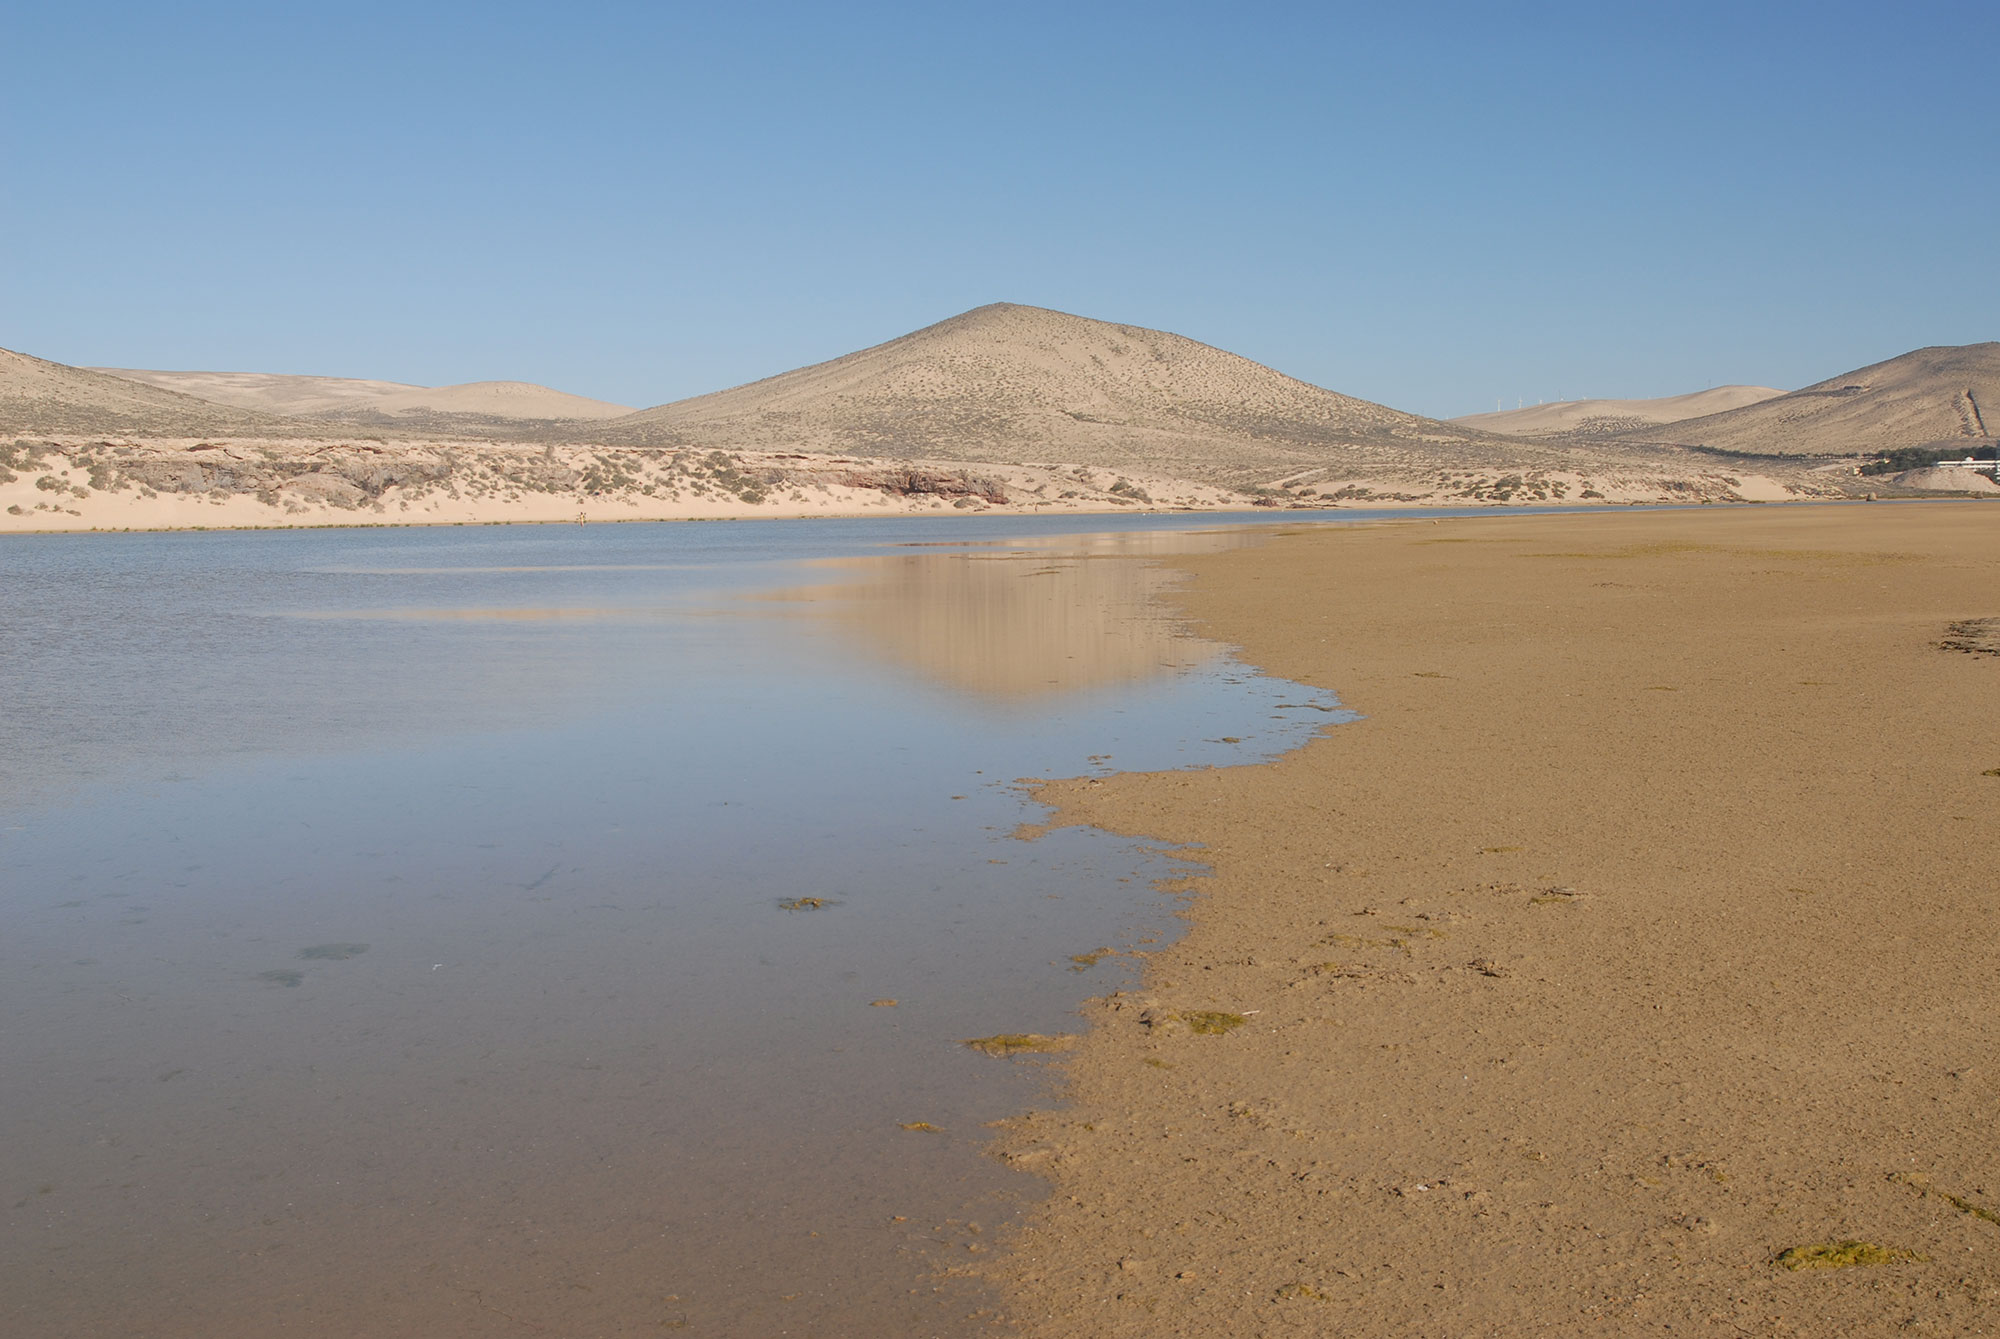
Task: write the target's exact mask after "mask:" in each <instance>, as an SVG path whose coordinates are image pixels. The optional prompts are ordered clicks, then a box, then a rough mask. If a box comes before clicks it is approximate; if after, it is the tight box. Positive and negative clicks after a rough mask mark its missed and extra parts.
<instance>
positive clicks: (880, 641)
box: [773, 532, 1255, 703]
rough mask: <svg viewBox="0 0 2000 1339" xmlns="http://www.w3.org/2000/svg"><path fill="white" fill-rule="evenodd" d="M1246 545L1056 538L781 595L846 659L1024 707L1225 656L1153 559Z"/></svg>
mask: <svg viewBox="0 0 2000 1339" xmlns="http://www.w3.org/2000/svg"><path fill="white" fill-rule="evenodd" d="M1254 539H1255V537H1254V536H1251V535H1246V534H1244V533H1242V532H1214V533H1209V534H1196V535H1188V534H1179V535H1168V534H1127V535H1094V536H1089V537H1087V538H1074V539H1072V538H1065V539H1062V540H1056V541H1050V542H1048V543H1047V544H1045V545H1034V546H1018V547H1008V548H1004V549H1001V548H976V549H975V548H959V547H956V546H953V547H950V548H940V549H938V550H935V551H928V552H918V553H905V554H897V555H894V556H891V557H882V558H858V559H842V560H838V561H836V562H833V563H831V564H829V565H830V566H834V567H837V568H838V569H840V570H841V572H842V573H843V575H844V576H845V577H846V578H847V579H845V580H842V581H838V582H834V583H830V584H828V585H825V586H815V587H807V588H802V589H796V590H790V591H784V592H781V593H779V594H777V595H775V596H774V597H773V598H774V599H779V600H784V601H788V602H795V603H797V604H798V605H800V606H802V607H804V609H805V610H806V611H807V612H809V613H810V614H811V615H813V616H814V617H816V618H818V619H820V620H822V626H824V627H826V628H829V629H831V630H832V631H833V632H834V633H835V635H836V636H837V637H838V639H839V640H840V641H841V642H842V643H843V644H845V645H846V646H848V647H849V648H850V649H851V650H854V651H857V652H859V653H860V654H862V655H864V656H866V657H868V658H869V659H871V660H875V661H877V662H887V663H889V664H891V665H893V666H895V667H897V668H900V669H903V670H906V671H912V672H914V673H916V674H917V675H919V676H920V677H922V678H924V679H927V680H930V681H931V682H934V683H939V684H943V685H945V686H946V687H949V688H953V689H956V690H958V691H960V692H965V693H971V694H973V695H974V696H977V697H980V698H984V699H989V700H994V701H998V702H1003V703H1021V702H1027V701H1030V700H1033V699H1037V698H1045V697H1052V696H1057V695H1062V694H1067V693H1074V692H1081V691H1085V690H1089V689H1096V688H1105V687H1110V686H1113V685H1118V684H1129V683H1134V682H1138V681H1141V680H1145V679H1152V678H1158V677H1163V676H1167V675H1172V674H1176V673H1180V672H1182V671H1185V670H1188V669H1192V668H1194V667H1195V666H1197V665H1200V664H1203V663H1205V662H1207V661H1209V660H1212V659H1213V658H1214V657H1215V656H1217V655H1218V654H1220V652H1221V650H1222V648H1221V647H1220V646H1219V645H1217V644H1216V643H1214V642H1209V641H1205V640H1203V639H1201V638H1198V637H1194V636H1191V635H1189V634H1188V633H1187V632H1186V631H1185V629H1183V628H1182V627H1181V626H1180V625H1179V624H1178V623H1177V622H1176V621H1175V620H1174V619H1173V618H1172V617H1171V616H1170V614H1169V613H1168V611H1167V610H1166V609H1165V607H1164V606H1163V605H1162V604H1161V603H1160V601H1159V600H1158V598H1157V597H1158V595H1159V594H1160V592H1161V591H1162V590H1164V589H1165V588H1166V587H1167V586H1169V585H1170V584H1171V583H1172V581H1173V580H1174V577H1173V575H1172V574H1171V573H1168V572H1165V571H1163V570H1161V569H1160V568H1157V567H1154V566H1151V565H1149V564H1147V563H1144V562H1139V561H1133V559H1135V558H1140V557H1143V556H1146V555H1148V554H1157V553H1170V552H1178V553H1186V552H1192V551H1200V550H1206V549H1213V548H1226V547H1235V546H1237V545H1239V544H1244V543H1249V542H1254Z"/></svg>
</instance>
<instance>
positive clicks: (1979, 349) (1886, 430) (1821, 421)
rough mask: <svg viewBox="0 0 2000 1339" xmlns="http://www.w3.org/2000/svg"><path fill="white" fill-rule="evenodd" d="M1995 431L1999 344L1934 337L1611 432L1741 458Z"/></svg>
mask: <svg viewBox="0 0 2000 1339" xmlns="http://www.w3.org/2000/svg"><path fill="white" fill-rule="evenodd" d="M1995 433H2000V342H1988V343H1984V344H1940V345H1933V346H1931V347H1929V348H1923V349H1915V350H1912V351H1911V352H1909V353H1906V354H1902V355H1900V356H1899V357H1895V358H1889V359H1885V360H1884V361H1882V362H1879V363H1871V364H1869V365H1868V366H1867V367H1861V368H1856V369H1855V370H1854V371H1852V372H1844V373H1842V374H1841V375H1839V376H1837V377H1828V378H1827V379H1826V380H1825V381H1820V382H1815V383H1814V384H1812V385H1810V386H1807V387H1805V388H1804V389H1802V390H1796V391H1792V392H1790V393H1789V394H1786V395H1780V396H1777V397H1775V398H1772V399H1769V400H1764V401H1761V402H1759V403H1757V404H1753V405H1746V406H1744V407H1743V408H1740V409H1732V410H1728V411H1726V412H1724V413H1719V414H1708V415H1704V416H1702V417H1699V418H1689V419H1683V420H1681V421H1680V422H1677V423H1672V424H1669V425H1667V426H1665V427H1663V428H1635V429H1632V430H1629V431H1627V432H1623V433H1620V434H1618V436H1617V437H1616V438H1615V439H1614V440H1616V441H1620V442H1627V443H1631V444H1634V445H1639V444H1669V445H1679V446H1698V447H1706V448H1708V449H1710V450H1719V451H1737V452H1742V453H1744V454H1746V455H1825V456H1844V455H1872V454H1877V453H1881V452H1888V451H1896V450H1902V449H1905V448H1909V447H1917V446H1929V445H1931V444H1933V443H1938V444H1942V445H1946V446H1948V445H1950V444H1952V443H1956V442H1961V441H1964V442H1968V443H1978V442H1980V441H1983V440H1986V439H1989V438H1991V437H1992V436H1993V435H1994V434H1995Z"/></svg>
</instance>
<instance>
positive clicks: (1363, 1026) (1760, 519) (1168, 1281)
mask: <svg viewBox="0 0 2000 1339" xmlns="http://www.w3.org/2000/svg"><path fill="white" fill-rule="evenodd" d="M1478 519H1479V520H1481V521H1482V522H1484V524H1482V525H1481V526H1478V527H1475V528H1468V527H1463V526H1453V525H1451V524H1450V523H1449V522H1448V521H1445V520H1443V519H1440V521H1439V525H1438V527H1437V528H1433V527H1430V526H1425V527H1422V528H1421V529H1418V528H1415V527H1410V526H1406V525H1384V526H1369V527H1361V526H1357V527H1338V528H1335V527H1328V528H1326V529H1323V530H1322V529H1318V528H1315V529H1313V530H1310V531H1303V532H1300V533H1295V534H1291V535H1280V536H1276V537H1274V538H1273V539H1272V541H1271V542H1269V543H1267V544H1265V545H1263V546H1260V547H1255V548H1249V549H1239V550H1232V551H1228V552H1223V553H1217V554H1210V555H1199V556H1191V557H1175V558H1172V559H1169V560H1167V561H1168V563H1169V564H1170V565H1171V566H1172V567H1174V568H1176V569H1180V570H1183V571H1186V572H1188V573H1189V574H1191V576H1192V578H1193V580H1192V582H1191V583H1190V584H1189V585H1188V586H1187V587H1185V588H1183V589H1181V590H1180V591H1178V592H1177V593H1176V594H1175V595H1174V596H1172V597H1171V598H1172V600H1173V602H1174V603H1175V604H1176V605H1178V606H1179V607H1180V609H1181V610H1182V611H1183V612H1184V613H1185V615H1186V616H1187V617H1189V618H1190V619H1191V620H1192V621H1193V622H1195V623H1196V624H1197V625H1199V627H1200V630H1201V631H1202V633H1203V634H1204V635H1206V636H1210V637H1213V638H1215V639H1217V640H1221V641H1224V642H1229V643H1233V644H1235V645H1237V646H1239V647H1240V648H1242V649H1241V652H1240V654H1241V655H1242V657H1243V658H1244V659H1245V660H1247V661H1248V662H1250V663H1252V664H1255V665H1257V666H1258V667H1259V668H1260V669H1262V670H1264V671H1265V672H1267V673H1270V674H1273V675H1276V676H1279V677H1282V678H1285V679H1290V680H1293V681H1296V682H1301V683H1306V684H1310V685H1312V686H1315V687H1320V688H1325V689H1330V690H1332V691H1334V692H1337V693H1339V694H1340V696H1341V698H1342V702H1343V705H1344V706H1346V707H1347V708H1349V709H1350V710H1353V711H1356V712H1359V713H1361V715H1362V718H1363V719H1361V720H1358V721H1354V722H1351V723H1347V724H1342V725H1337V726H1333V727H1329V728H1328V729H1327V730H1326V731H1325V732H1323V733H1322V734H1321V735H1320V736H1319V737H1318V738H1316V739H1315V740H1314V741H1313V742H1311V743H1309V744H1308V745H1306V746H1305V747H1304V748H1302V749H1299V750H1296V751H1294V752H1293V753H1291V754H1288V755H1286V756H1285V757H1283V758H1280V759H1278V760H1275V761H1273V762H1270V763H1265V764H1260V765H1256V766H1252V767H1243V768H1235V769H1227V770H1210V771H1203V772H1191V773H1150V774H1147V773H1128V774H1121V775H1118V776H1115V777H1110V778H1105V779H1103V780H1101V781H1088V780H1073V781H1064V782H1055V783H1050V784H1048V785H1045V786H1043V787H1041V788H1040V789H1039V790H1038V791H1037V797H1038V798H1039V799H1042V800H1043V801H1045V802H1048V803H1050V804H1052V805H1053V806H1054V807H1055V810H1056V812H1055V815H1054V817H1052V818H1051V819H1050V820H1049V826H1050V827H1059V826H1068V825H1088V826H1094V827H1099V828H1103V829H1106V830H1108V831H1111V832H1113V833H1115V834H1118V835H1122V836H1133V837H1146V838H1151V839H1153V840H1156V841H1160V842H1163V843H1167V844H1169V845H1170V846H1172V847H1176V848H1200V849H1199V855H1198V859H1199V860H1200V861H1201V862H1202V863H1203V864H1205V865H1207V866H1208V867H1209V868H1210V870H1211V871H1212V872H1211V873H1210V874H1209V875H1207V876H1206V877H1203V878H1200V879H1197V880H1196V881H1195V883H1196V887H1197V891H1196V894H1195V896H1194V898H1193V901H1192V904H1191V907H1190V911H1189V921H1190V925H1189V928H1188V930H1187V933H1186V934H1185V935H1183V936H1182V937H1180V938H1179V939H1178V940H1177V941H1176V942H1175V943H1174V944H1172V945H1171V946H1168V947H1166V948H1163V949H1161V950H1159V951H1157V952H1156V953H1155V954H1154V955H1153V956H1152V957H1151V958H1150V959H1149V961H1148V962H1147V965H1146V968H1145V980H1144V983H1143V985H1142V986H1141V987H1139V988H1138V989H1136V990H1134V991H1131V992H1125V993H1119V994H1114V995H1111V996H1107V997H1104V998H1101V999H1098V1000H1095V1001H1093V1002H1092V1003H1091V1004H1090V1005H1089V1006H1087V1007H1086V1010H1085V1015H1086V1017H1087V1018H1088V1020H1089V1023H1090V1026H1089V1027H1088V1029H1087V1030H1086V1033H1085V1035H1084V1037H1083V1039H1082V1041H1081V1043H1080V1045H1079V1047H1078V1048H1077V1050H1076V1051H1075V1052H1074V1054H1073V1056H1072V1057H1071V1058H1070V1059H1069V1060H1068V1061H1067V1062H1066V1068H1065V1073H1066V1085H1065V1086H1066V1089H1067V1091H1066V1094H1065V1096H1066V1098H1067V1104H1066V1105H1064V1106H1062V1107H1059V1108H1054V1109H1048V1110H1042V1111H1037V1112H1034V1113H1031V1114H1029V1115H1026V1116H1024V1117H1022V1118H1020V1119H1018V1120H1015V1121H1012V1122H1008V1123H1006V1125H1005V1126H1004V1127H1003V1133H1002V1134H1001V1136H1000V1137H999V1140H998V1142H997V1146H996V1150H995V1151H996V1153H997V1154H998V1155H999V1156H1000V1157H1001V1158H1002V1159H1003V1160H1005V1161H1007V1162H1009V1163H1011V1164H1013V1165H1015V1166H1017V1167H1020V1168H1022V1169H1024V1170H1032V1171H1035V1172H1037V1173H1039V1174H1041V1175H1043V1176H1045V1177H1047V1178H1049V1179H1050V1181H1051V1182H1052V1185H1051V1188H1050V1192H1049V1194H1048V1195H1047V1197H1046V1198H1045V1199H1044V1200H1043V1201H1042V1203H1041V1204H1040V1205H1039V1207H1038V1208H1036V1209H1035V1210H1034V1211H1033V1212H1031V1213H1030V1214H1029V1215H1028V1216H1027V1217H1026V1219H1025V1221H1024V1223H1023V1224H1022V1226H1021V1227H1020V1228H1019V1229H1018V1230H1017V1231H1016V1232H1015V1234H1014V1235H1013V1237H1012V1238H1011V1239H1010V1241H1009V1242H1008V1243H1007V1245H1006V1249H1005V1250H1004V1252H1003V1253H1002V1254H1001V1255H1000V1256H999V1257H998V1258H996V1259H995V1260H994V1261H993V1262H992V1263H990V1264H988V1265H985V1266H983V1267H982V1268H981V1270H980V1271H979V1272H980V1274H981V1276H982V1277H984V1278H986V1279H988V1280H989V1281H991V1282H992V1283H993V1284H994V1285H996V1286H997V1287H998V1288H999V1289H1000V1290H1001V1292H1002V1293H1003V1294H1004V1295H1005V1297H1006V1299H1007V1303H1008V1310H1009V1312H1010V1313H1011V1314H1012V1315H1013V1316H1014V1317H1015V1323H1016V1324H1017V1326H1018V1327H1019V1328H1020V1329H1021V1330H1023V1331H1024V1332H1025V1333H1028V1334H1047V1335H1051V1336H1053V1335H1064V1336H1078V1335H1133V1336H1137V1335H1159V1334H1187V1335H1206V1334H1219V1333H1251V1332H1258V1331H1261V1330H1262V1329H1264V1328H1267V1327H1268V1328H1270V1329H1272V1330H1283V1329H1288V1328H1293V1327H1305V1328H1308V1329H1311V1328H1334V1327H1337V1328H1338V1329H1339V1330H1340V1332H1341V1333H1342V1334H1345V1335H1356V1336H1366V1335H1383V1336H1389V1335H1406V1334H1412V1333H1450V1334H1472V1333H1478V1334H1494V1335H1500V1334H1527V1333H1536V1334H1548V1333H1556V1334H1575V1335H1578V1336H1582V1335H1598V1334H1605V1333H1618V1334H1652V1333H1663V1334H1664V1333H1676V1334H1679V1333H1686V1332H1687V1331H1689V1330H1690V1329H1692V1330H1703V1331H1710V1330H1712V1331H1713V1332H1716V1333H1739V1332H1752V1333H1759V1334H1793V1333H1797V1334H1802V1335H1804V1334H1827V1333H1863V1332H1875V1331H1878V1330H1886V1329H1888V1328H1892V1327H1895V1326H1901V1325H1903V1324H1905V1323H1908V1322H1912V1321H1914V1322H1916V1323H1918V1324H1920V1325H1922V1326H1927V1327H1929V1328H1930V1329H1931V1330H1932V1331H1933V1332H1940V1333H1971V1332H1973V1331H1974V1328H1975V1327H1976V1325H1977V1324H1978V1323H1979V1318H1980V1317H1981V1316H1986V1317H1989V1318H1990V1316H1991V1315H1992V1314H1993V1313H1994V1308H1995V1307H1996V1306H2000V1221H1996V1220H1995V1219H1994V1218H1993V1217H1992V1216H1991V1215H1994V1214H2000V1150H1996V1148H1995V1146H1994V1142H1993V1140H1992V1137H1991V1130H1992V1126H1993V1121H1994V1119H1995V1113H1996V1112H2000V1073H1996V1071H1995V1069H1994V1067H1993V1063H1992V1056H1993V1055H1994V1054H1995V1053H1996V1043H2000V1025H1996V1023H1995V1021H1994V1020H1995V1019H1996V1018H2000V900H1996V898H1995V896H1994V893H1993V881H1994V879H1993V871H1994V870H1995V869H2000V828H1996V825H1995V823H1994V822H1993V819H1992V814H1993V812H1994V810H1993V802H1994V800H1995V798H2000V776H1996V775H1994V772H1995V771H2000V722H1996V721H1995V720H1994V719H1993V717H1992V711H1991V707H1990V704H1991V703H1993V702H1994V701H1997V700H2000V692H1996V689H2000V684H1996V683H1995V680H1994V675H1995V674H1996V673H2000V653H1996V654H1993V655H1987V654H1977V653H1966V652H1965V651H1963V650H1947V649H1942V648H1941V647H1940V646H1939V643H1940V642H1941V641H1950V640H1952V638H1951V637H1949V636H1948V635H1947V629H1948V628H1950V627H1951V626H1952V625H1953V624H1955V623H1962V622H1964V621H1965V620H1970V619H1980V618H2000V528H1996V527H1995V525H1994V523H1993V517H1992V514H1991V513H1987V512H1985V511H1982V510H1980V509H1978V508H1977V506H1976V505H1975V504H1972V503H1961V504H1958V505H1955V506H1954V505H1951V504H1948V503H1941V504H1940V505H1938V506H1935V507H1931V508H1926V509H1924V510H1923V511H1921V512H1917V511H1911V510H1909V509H1907V508H1881V509H1865V510H1857V509H1855V508H1850V507H1844V506H1843V507H1837V508H1811V507H1783V508H1773V507H1760V508H1751V507H1729V508H1706V509H1702V508H1692V509H1681V510H1675V511H1667V512H1649V513H1646V514H1642V515H1629V514H1627V515H1621V516H1620V517H1619V518H1618V519H1617V520H1611V519H1609V518H1607V517H1605V516H1603V515H1600V514H1567V515H1562V516H1546V517H1528V516H1511V517H1510V516H1491V515H1483V516H1481V517H1479V518H1478ZM1990 626H1993V627H1996V628H2000V623H1996V624H1994V625H1990ZM1961 640H1962V639H1961ZM1996 646H2000V643H1996ZM1982 704H1989V705H1985V706H1982ZM1190 1019H1192V1020H1194V1023H1193V1025H1190ZM1968 1206H1969V1207H1968ZM1853 1242H1862V1243H1866V1244H1867V1249H1862V1248H1854V1249H1851V1250H1847V1251H1846V1254H1845V1255H1842V1250H1843V1249H1844V1248H1843V1247H1842V1246H1841V1245H1840V1244H1841V1243H1853ZM1820 1247H1828V1248H1829V1251H1830V1254H1829V1253H1823V1254H1822V1255H1820V1256H1814V1255H1813V1254H1812V1252H1814V1251H1815V1250H1816V1249H1817V1248H1820ZM1788 1251H1789V1252H1793V1254H1792V1255H1790V1256H1787V1255H1786V1254H1785V1253H1786V1252H1788ZM1781 1261H1789V1262H1795V1263H1796V1262H1817V1263H1848V1264H1853V1265H1854V1266H1855V1267H1852V1268H1823V1269H1821V1268H1805V1269H1793V1268H1788V1267H1785V1264H1783V1263H1780V1262H1781Z"/></svg>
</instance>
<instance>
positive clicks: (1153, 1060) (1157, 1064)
mask: <svg viewBox="0 0 2000 1339" xmlns="http://www.w3.org/2000/svg"><path fill="white" fill-rule="evenodd" d="M1140 1063H1142V1064H1147V1065H1151V1066H1152V1067H1153V1068H1154V1069H1172V1068H1173V1066H1172V1065H1170V1064H1168V1063H1167V1062H1166V1061H1164V1060H1162V1059H1160V1058H1159V1057H1158V1056H1156V1055H1149V1056H1147V1057H1146V1058H1145V1059H1144V1060H1143V1061H1141V1062H1140Z"/></svg>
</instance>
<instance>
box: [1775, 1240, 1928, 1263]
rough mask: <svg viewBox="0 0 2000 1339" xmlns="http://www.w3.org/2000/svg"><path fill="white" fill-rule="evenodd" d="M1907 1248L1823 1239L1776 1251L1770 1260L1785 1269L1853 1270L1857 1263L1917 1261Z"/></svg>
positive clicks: (1918, 1258)
mask: <svg viewBox="0 0 2000 1339" xmlns="http://www.w3.org/2000/svg"><path fill="white" fill-rule="evenodd" d="M1922 1258H1923V1257H1922V1256H1919V1255H1913V1254H1911V1253H1910V1252H1909V1251H1892V1250H1890V1249H1889V1248H1888V1247H1887V1246H1877V1245H1876V1244H1875V1243H1874V1242H1872V1241H1822V1242H1819V1243H1817V1244H1815V1245H1812V1246H1794V1247H1792V1248H1791V1249H1789V1250H1784V1251H1779V1252H1778V1254H1777V1255H1776V1256H1775V1257H1773V1258H1772V1263H1773V1264H1776V1265H1782V1266H1783V1267H1784V1268H1786V1269H1852V1268H1854V1267H1855V1266H1857V1265H1888V1264H1894V1263H1895V1262H1896V1261H1898V1260H1920V1259H1922Z"/></svg>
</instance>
